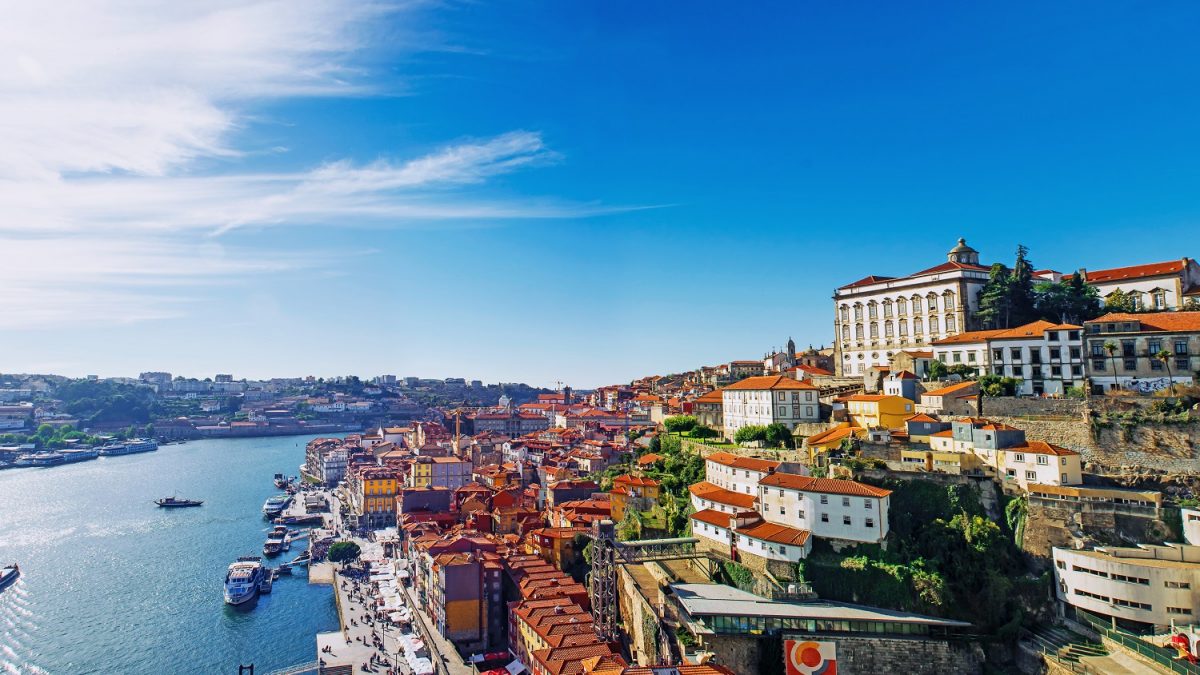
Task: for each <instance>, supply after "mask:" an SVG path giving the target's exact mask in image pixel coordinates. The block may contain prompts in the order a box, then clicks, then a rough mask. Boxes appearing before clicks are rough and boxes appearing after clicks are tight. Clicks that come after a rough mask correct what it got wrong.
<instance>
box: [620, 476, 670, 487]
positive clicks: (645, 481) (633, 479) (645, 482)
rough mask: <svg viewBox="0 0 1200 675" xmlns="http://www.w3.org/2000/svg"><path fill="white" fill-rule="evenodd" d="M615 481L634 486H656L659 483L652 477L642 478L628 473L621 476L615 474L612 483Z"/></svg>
mask: <svg viewBox="0 0 1200 675" xmlns="http://www.w3.org/2000/svg"><path fill="white" fill-rule="evenodd" d="M617 483H620V484H621V485H633V486H636V487H658V486H659V485H660V484H661V483H659V482H658V481H656V480H654V479H653V478H644V477H642V476H631V475H629V474H625V475H623V476H617V477H616V478H614V479H613V484H614V485H616V484H617Z"/></svg>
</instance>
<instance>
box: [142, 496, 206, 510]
mask: <svg viewBox="0 0 1200 675" xmlns="http://www.w3.org/2000/svg"><path fill="white" fill-rule="evenodd" d="M154 503H155V504H158V505H159V507H160V508H164V509H179V508H184V507H187V506H200V505H201V504H203V503H204V502H203V501H201V500H199V499H180V498H178V497H163V498H162V499H155V500H154Z"/></svg>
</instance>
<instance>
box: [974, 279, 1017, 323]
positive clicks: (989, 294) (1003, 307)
mask: <svg viewBox="0 0 1200 675" xmlns="http://www.w3.org/2000/svg"><path fill="white" fill-rule="evenodd" d="M1011 285H1012V274H1011V273H1010V272H1009V269H1008V268H1007V267H1005V266H1004V264H1002V263H994V264H993V265H992V268H991V270H989V271H988V280H987V283H985V284H984V285H983V288H981V289H979V311H978V312H977V313H976V316H977V317H978V318H979V321H980V322H981V323H982V324H983V325H985V326H988V327H991V328H1008V325H1009V324H1008V322H1009V318H1010V315H1011V313H1012V304H1011V301H1012V298H1011V293H1010V290H1009V287H1010V286H1011Z"/></svg>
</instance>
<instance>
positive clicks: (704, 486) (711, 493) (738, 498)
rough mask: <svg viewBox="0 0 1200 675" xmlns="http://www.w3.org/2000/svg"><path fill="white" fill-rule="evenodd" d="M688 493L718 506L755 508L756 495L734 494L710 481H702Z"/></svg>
mask: <svg viewBox="0 0 1200 675" xmlns="http://www.w3.org/2000/svg"><path fill="white" fill-rule="evenodd" d="M688 492H690V493H692V494H693V495H695V496H696V497H699V498H700V499H704V500H707V501H710V502H717V503H718V504H728V505H729V506H734V507H737V508H739V509H750V508H753V507H754V495H749V494H743V493H741V492H734V491H733V490H726V489H725V488H723V487H720V486H717V485H713V484H712V483H710V482H708V481H701V482H699V483H696V484H695V485H690V486H688Z"/></svg>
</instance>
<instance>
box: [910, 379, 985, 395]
mask: <svg viewBox="0 0 1200 675" xmlns="http://www.w3.org/2000/svg"><path fill="white" fill-rule="evenodd" d="M977 384H978V383H977V382H975V381H974V380H967V381H966V382H959V383H958V384H952V385H950V386H949V387H942V388H941V389H934V390H933V391H927V392H925V393H924V394H922V396H949V395H950V394H953V393H954V392H956V391H962V390H964V389H969V388H970V387H973V386H976V385H977Z"/></svg>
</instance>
